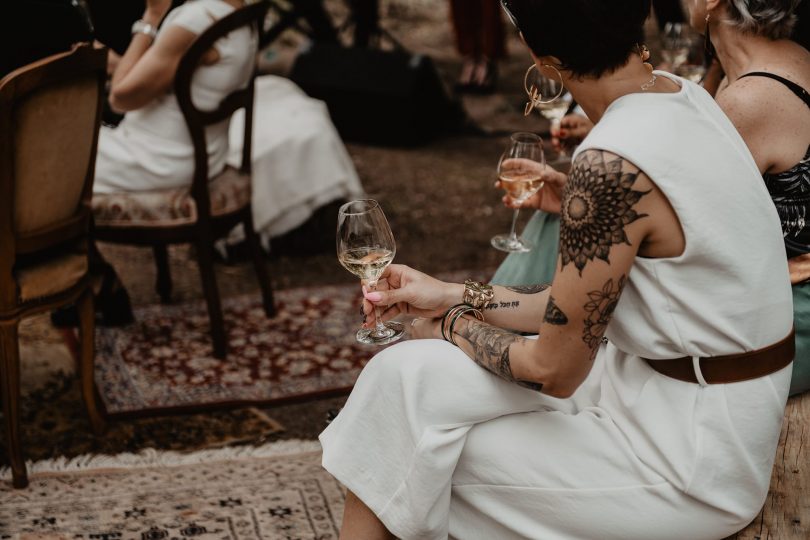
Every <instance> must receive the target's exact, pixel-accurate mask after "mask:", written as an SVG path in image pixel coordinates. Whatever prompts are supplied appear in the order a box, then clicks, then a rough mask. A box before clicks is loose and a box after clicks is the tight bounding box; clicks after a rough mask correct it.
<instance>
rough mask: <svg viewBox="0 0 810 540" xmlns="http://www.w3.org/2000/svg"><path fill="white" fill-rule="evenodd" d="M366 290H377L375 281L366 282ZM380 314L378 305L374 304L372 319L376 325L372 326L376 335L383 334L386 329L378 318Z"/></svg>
mask: <svg viewBox="0 0 810 540" xmlns="http://www.w3.org/2000/svg"><path fill="white" fill-rule="evenodd" d="M368 290H369V291H371V292H374V291H376V290H377V282H376V281H369V282H368ZM380 316H381V313H380V306H378V305H376V304H374V320H375V321H376V326H375V328H374V332H375V333H376V334H377V335H383V334H385V331H386V330H387V329H386V327H385V325H384V324H383V322H382V319H381V318H380Z"/></svg>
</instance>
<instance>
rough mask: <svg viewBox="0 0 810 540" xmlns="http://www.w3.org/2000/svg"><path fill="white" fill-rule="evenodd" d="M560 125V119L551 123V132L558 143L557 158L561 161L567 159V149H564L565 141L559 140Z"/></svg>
mask: <svg viewBox="0 0 810 540" xmlns="http://www.w3.org/2000/svg"><path fill="white" fill-rule="evenodd" d="M561 124H562V119H561V118H555V119H554V120H552V121H551V132H552V133H556V134H557V135H556V136H557V140H558V141H559V143H558V144H559V145H560V147H559V150H558V151H557V158H558V159H562V158H566V157H568V149H567V148H566V147H565V141H564V140H562V139H561V138H560V129H562V128H561V127H560V126H561Z"/></svg>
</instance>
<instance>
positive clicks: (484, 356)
mask: <svg viewBox="0 0 810 540" xmlns="http://www.w3.org/2000/svg"><path fill="white" fill-rule="evenodd" d="M456 333H457V334H458V335H459V337H462V338H464V340H466V341H467V342H468V343H469V344H470V345H471V346H472V349H473V360H474V361H475V363H476V364H478V365H479V366H481V367H483V368H484V369H486V370H487V371H489V372H491V373H493V374H495V375H497V376H498V377H500V378H501V379H504V380H507V381H509V382H513V383H516V384H518V385H520V386H523V387H524V388H528V389H530V390H535V391H537V392H539V391H540V390H542V389H543V385H542V384H540V383H536V382H532V381H523V380H519V379H516V378H515V376H514V375H513V374H512V365H511V362H510V360H509V347H510V346H511V345H512V343H514V342H515V341H518V340H520V339H522V338H521V336H519V335H517V334H513V333H512V332H509V331H508V330H504V329H502V328H497V327H495V326H491V325H489V324H486V323H482V322H480V321H477V320H474V319H468V321H467V324H466V325H463V326H462V327H461V329H459V330H457V331H456Z"/></svg>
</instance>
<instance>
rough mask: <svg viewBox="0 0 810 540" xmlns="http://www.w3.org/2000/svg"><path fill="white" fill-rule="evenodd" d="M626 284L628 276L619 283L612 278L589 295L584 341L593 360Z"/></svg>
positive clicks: (583, 334) (585, 307)
mask: <svg viewBox="0 0 810 540" xmlns="http://www.w3.org/2000/svg"><path fill="white" fill-rule="evenodd" d="M626 282H627V276H626V275H623V276H622V277H620V278H619V281H618V282H617V283H616V282H614V281H613V279H612V278H611V279H609V280H607V281H606V282H605V284H604V285H602V289H601V290H597V291H591V292H589V293H588V299H589V300H588V303H587V304H585V305H584V306H583V308H584V309H585V312H586V313H587V314H588V316H587V318H586V319H585V321H584V328H583V330H582V341H584V342H585V344H586V345H587V346H588V347H589V348H590V349H591V360H593V359H594V357H596V351H598V350H599V344H600V343H602V336H603V335H604V334H605V330H606V329H607V325H608V323H609V322H610V317H611V316H612V315H613V311H614V310H615V309H616V304H617V303H618V302H619V297H620V296H621V294H622V290H623V289H624V285H625V283H626Z"/></svg>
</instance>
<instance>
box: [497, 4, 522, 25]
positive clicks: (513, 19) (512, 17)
mask: <svg viewBox="0 0 810 540" xmlns="http://www.w3.org/2000/svg"><path fill="white" fill-rule="evenodd" d="M509 4H510V2H509V0H501V8H502V9H503V10H504V12H505V13H506V16H507V17H509V22H511V23H512V25H513V26H514V27H515V28H517V29H518V30H520V27H519V26H518V22H517V18H516V17H515V15H514V14H513V13H512V10H511V9H510V8H509Z"/></svg>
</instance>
